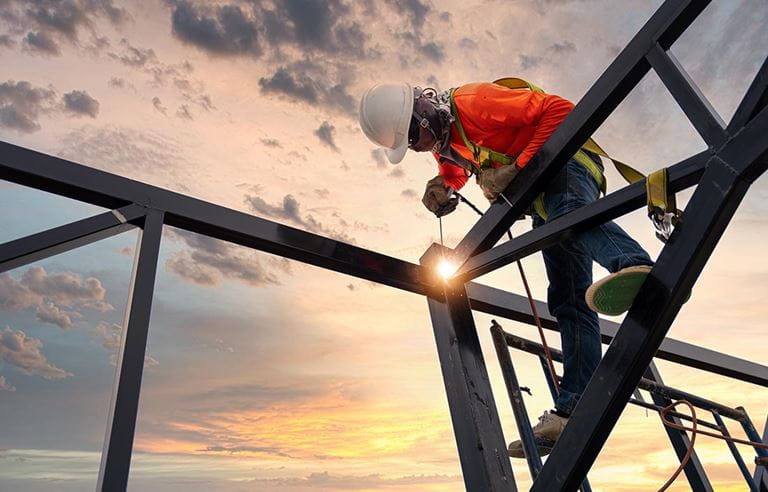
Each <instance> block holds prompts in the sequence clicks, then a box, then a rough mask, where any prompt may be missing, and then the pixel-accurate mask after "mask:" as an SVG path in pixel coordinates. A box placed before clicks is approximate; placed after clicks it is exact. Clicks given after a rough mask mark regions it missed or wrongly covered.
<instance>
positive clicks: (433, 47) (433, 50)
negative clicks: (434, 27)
mask: <svg viewBox="0 0 768 492" xmlns="http://www.w3.org/2000/svg"><path fill="white" fill-rule="evenodd" d="M421 52H422V53H423V54H424V55H426V56H427V58H429V59H430V60H432V61H434V62H437V63H439V62H442V61H443V60H444V59H445V50H444V49H443V46H442V45H441V44H439V43H436V42H434V41H429V42H428V43H424V44H423V45H421Z"/></svg>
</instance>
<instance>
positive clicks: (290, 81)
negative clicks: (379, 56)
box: [259, 60, 357, 115]
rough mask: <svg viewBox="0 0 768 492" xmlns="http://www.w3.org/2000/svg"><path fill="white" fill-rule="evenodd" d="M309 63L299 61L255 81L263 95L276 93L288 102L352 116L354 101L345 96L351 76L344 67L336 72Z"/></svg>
mask: <svg viewBox="0 0 768 492" xmlns="http://www.w3.org/2000/svg"><path fill="white" fill-rule="evenodd" d="M329 68H333V67H326V66H323V65H320V64H317V63H314V62H312V61H308V60H301V61H297V62H294V63H291V64H288V65H284V66H281V67H279V68H278V69H277V70H276V71H275V72H274V73H273V74H272V75H270V76H268V77H261V78H259V87H260V88H261V91H262V92H263V93H266V94H277V95H280V96H283V97H286V98H287V99H289V100H293V101H297V102H305V103H309V104H312V105H317V106H322V107H326V108H328V109H331V110H334V111H337V112H341V113H344V114H347V115H353V114H355V112H356V111H357V99H355V98H354V97H353V96H352V95H351V94H350V93H349V86H350V85H351V83H352V80H353V78H354V77H353V75H352V72H351V70H349V69H348V68H347V67H345V66H337V67H336V71H337V73H335V74H334V73H332V72H331V71H329Z"/></svg>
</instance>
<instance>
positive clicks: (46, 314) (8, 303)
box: [0, 266, 113, 330]
mask: <svg viewBox="0 0 768 492" xmlns="http://www.w3.org/2000/svg"><path fill="white" fill-rule="evenodd" d="M105 293H106V291H105V289H104V287H102V285H101V282H100V281H99V280H98V279H96V278H93V277H89V278H87V279H85V280H82V279H81V277H80V276H79V275H77V274H74V273H68V272H64V273H56V274H48V273H47V272H46V271H45V270H44V269H43V268H41V267H37V266H36V267H31V268H29V269H28V270H27V271H26V272H24V274H23V275H22V277H21V280H18V281H17V280H16V279H14V278H13V277H11V276H10V275H9V274H7V273H3V274H0V309H2V310H6V311H24V310H26V309H32V308H34V309H35V314H36V318H37V319H38V320H39V321H41V322H43V323H49V324H53V325H56V326H58V327H59V328H61V329H63V330H67V329H69V328H71V327H72V325H73V320H75V319H80V318H82V314H80V313H79V312H78V311H73V310H65V309H62V308H61V306H68V307H70V308H71V307H77V308H89V309H94V310H97V311H102V312H103V311H109V310H111V309H113V307H112V306H111V305H110V304H108V303H106V302H105V301H104V295H105Z"/></svg>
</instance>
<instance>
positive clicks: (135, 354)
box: [97, 210, 163, 492]
mask: <svg viewBox="0 0 768 492" xmlns="http://www.w3.org/2000/svg"><path fill="white" fill-rule="evenodd" d="M162 231H163V214H162V212H157V211H154V210H153V211H150V212H149V213H148V214H147V215H146V219H145V220H144V224H143V230H142V231H141V233H140V234H139V239H138V241H137V244H136V253H135V257H134V264H133V274H132V277H131V285H130V288H129V291H128V306H127V308H126V314H125V322H124V324H123V334H122V340H121V343H120V351H119V354H118V361H117V370H116V374H115V385H114V390H113V394H112V400H111V403H110V412H109V422H108V423H107V435H106V437H105V439H104V450H103V451H102V455H101V466H100V468H99V479H98V485H97V490H100V491H103V492H107V491H109V492H112V491H116V490H126V488H127V486H128V472H129V469H130V465H131V452H132V450H133V436H134V433H135V430H136V415H137V413H138V409H139V393H140V391H141V377H142V373H143V371H144V355H145V353H146V347H147V335H148V333H149V318H150V311H151V309H152V296H153V292H154V288H155V274H156V272H157V259H158V253H159V251H160V238H161V236H162Z"/></svg>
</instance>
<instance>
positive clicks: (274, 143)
mask: <svg viewBox="0 0 768 492" xmlns="http://www.w3.org/2000/svg"><path fill="white" fill-rule="evenodd" d="M261 143H263V144H264V145H266V146H267V147H274V148H282V147H283V146H282V145H281V144H280V141H279V140H278V139H276V138H262V139H261Z"/></svg>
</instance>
